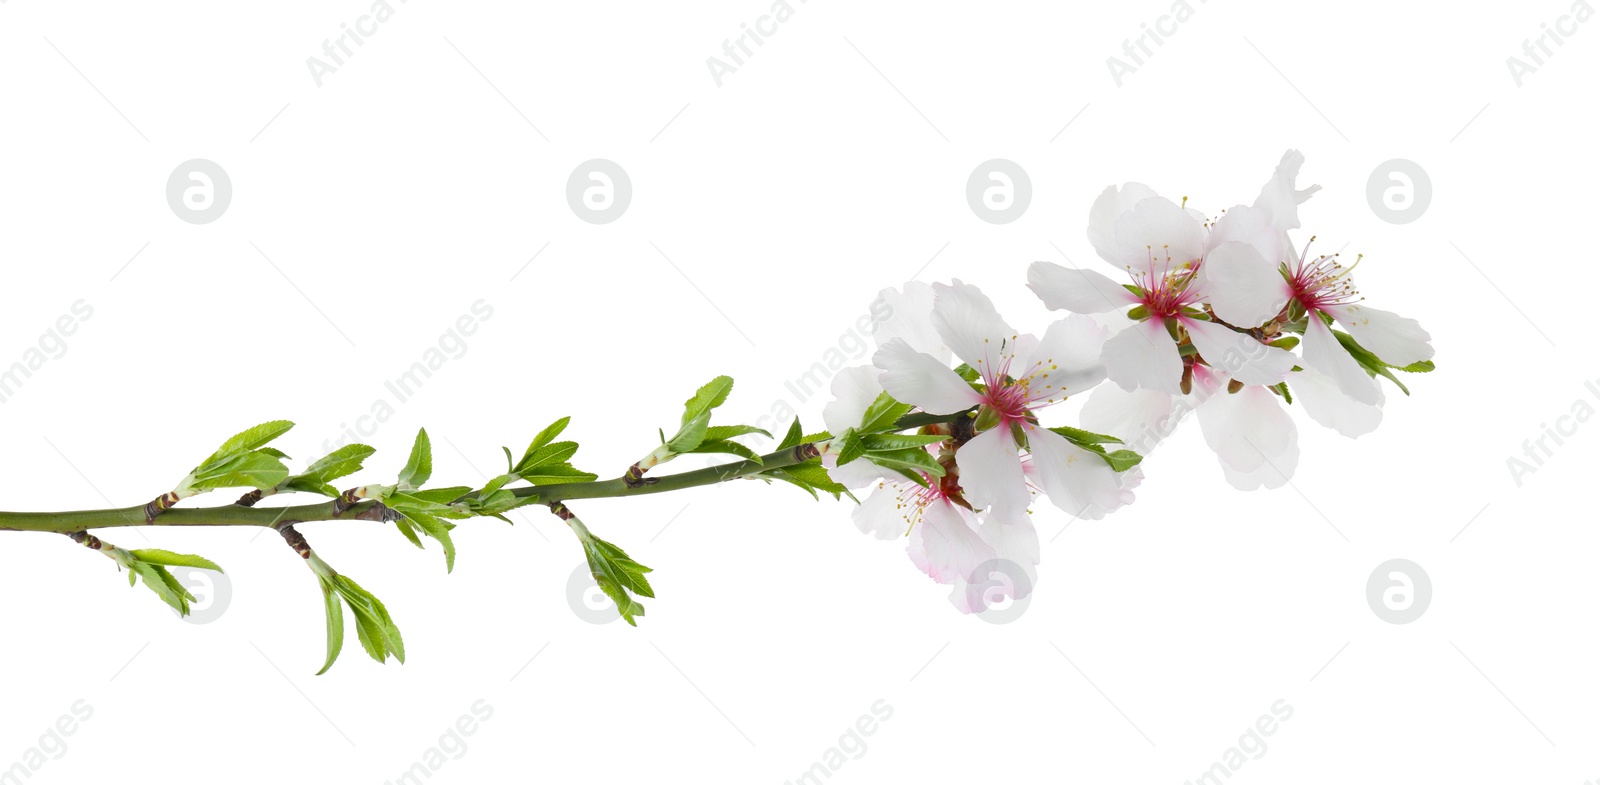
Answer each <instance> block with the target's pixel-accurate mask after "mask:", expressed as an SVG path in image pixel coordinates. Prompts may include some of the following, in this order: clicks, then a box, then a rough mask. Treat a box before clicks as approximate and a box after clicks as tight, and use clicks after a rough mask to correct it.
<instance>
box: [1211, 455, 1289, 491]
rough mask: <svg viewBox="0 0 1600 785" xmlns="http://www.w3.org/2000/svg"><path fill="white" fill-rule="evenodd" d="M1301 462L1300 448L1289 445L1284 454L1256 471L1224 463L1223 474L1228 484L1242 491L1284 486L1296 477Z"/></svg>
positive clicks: (1275, 457)
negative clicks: (1243, 470) (1296, 470)
mask: <svg viewBox="0 0 1600 785" xmlns="http://www.w3.org/2000/svg"><path fill="white" fill-rule="evenodd" d="M1299 464H1300V448H1299V447H1298V446H1296V445H1293V444H1291V445H1289V449H1288V450H1287V451H1286V452H1284V453H1283V454H1282V455H1277V456H1274V457H1273V458H1272V460H1271V461H1270V462H1267V463H1263V464H1261V465H1260V466H1258V467H1256V469H1255V470H1254V471H1248V472H1241V471H1239V470H1237V469H1234V468H1232V467H1230V466H1228V464H1226V463H1223V464H1222V476H1223V477H1224V478H1226V479H1227V480H1228V484H1229V485H1232V486H1233V487H1235V488H1238V489H1239V490H1241V491H1253V490H1256V489H1257V488H1266V489H1268V490H1271V489H1274V488H1282V487H1283V486H1284V485H1285V484H1286V483H1288V482H1289V480H1290V479H1291V478H1293V477H1294V470H1295V468H1296V467H1297V466H1298V465H1299Z"/></svg>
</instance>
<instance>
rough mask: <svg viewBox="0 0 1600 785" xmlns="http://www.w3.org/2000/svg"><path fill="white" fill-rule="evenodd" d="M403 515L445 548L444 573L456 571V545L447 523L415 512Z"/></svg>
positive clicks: (423, 513)
mask: <svg viewBox="0 0 1600 785" xmlns="http://www.w3.org/2000/svg"><path fill="white" fill-rule="evenodd" d="M403 515H404V516H405V517H407V518H410V519H411V520H412V521H414V522H415V523H416V524H417V525H418V526H420V527H422V530H423V531H424V532H427V534H428V536H429V537H432V538H433V539H435V540H438V541H439V545H440V546H441V547H443V548H444V571H445V572H452V571H454V570H455V568H456V544H455V543H454V542H453V541H451V539H450V529H449V528H447V526H446V524H445V522H444V521H441V520H439V519H438V518H435V517H433V516H432V515H429V514H427V513H425V512H417V511H415V510H411V511H407V512H405V513H403Z"/></svg>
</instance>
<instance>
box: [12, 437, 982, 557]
mask: <svg viewBox="0 0 1600 785" xmlns="http://www.w3.org/2000/svg"><path fill="white" fill-rule="evenodd" d="M966 414H967V413H966V412H961V413H958V414H954V415H949V414H946V415H930V414H924V413H916V414H908V415H906V416H905V417H902V418H900V419H899V420H898V421H897V422H895V424H894V426H893V427H892V428H890V429H889V430H888V431H886V432H895V431H903V430H906V429H909V428H917V427H921V426H923V425H933V424H937V423H949V422H951V421H952V420H954V419H957V418H960V417H963V416H966ZM828 444H829V442H828V440H822V441H819V442H814V443H813V442H806V443H803V444H800V445H797V446H795V447H791V448H789V449H785V450H778V451H777V452H772V453H768V454H766V455H763V456H761V460H760V461H759V462H757V461H735V462H733V463H727V464H723V465H721V466H711V467H708V468H705V469H696V470H694V471H688V472H683V473H681V474H668V475H663V476H660V477H652V478H650V482H649V483H648V484H646V485H640V486H638V487H629V486H628V484H627V482H625V481H624V479H623V478H621V477H618V478H616V479H614V480H598V481H595V482H574V483H566V484H562V485H540V486H532V487H523V488H512V489H509V490H511V491H512V492H513V493H515V494H516V495H517V496H520V497H523V498H528V497H537V498H538V500H539V503H540V504H549V503H551V502H563V501H572V500H574V499H607V498H617V497H623V496H646V495H649V494H653V493H667V492H669V491H678V490H683V489H685V488H697V487H700V486H704V485H717V484H719V483H724V482H728V481H729V480H737V479H739V478H741V477H749V476H751V475H753V474H758V473H760V472H763V471H767V470H769V469H778V468H782V467H785V466H793V465H795V464H798V463H803V462H805V461H807V460H809V459H810V458H813V457H816V456H817V455H818V454H819V453H823V452H827V449H828ZM336 504H337V500H331V501H326V502H322V503H320V504H300V505H294V506H290V507H246V506H243V505H238V504H232V505H228V506H224V507H192V508H185V507H176V508H172V509H168V510H166V511H165V512H164V513H162V514H161V515H160V516H158V517H157V518H155V519H154V520H153V521H149V520H147V519H146V517H145V506H144V505H142V504H141V505H138V506H135V507H122V508H119V509H112V510H79V511H75V512H0V531H34V532H54V533H58V534H70V533H72V532H81V531H86V530H88V529H109V528H114V527H118V526H274V525H277V524H280V523H304V522H310V521H331V520H351V519H357V520H381V515H380V513H381V512H382V510H380V509H376V508H377V504H376V503H375V502H371V501H366V502H361V503H360V504H357V505H354V506H352V507H350V508H349V509H346V510H345V511H344V513H343V514H336V511H335V505H336Z"/></svg>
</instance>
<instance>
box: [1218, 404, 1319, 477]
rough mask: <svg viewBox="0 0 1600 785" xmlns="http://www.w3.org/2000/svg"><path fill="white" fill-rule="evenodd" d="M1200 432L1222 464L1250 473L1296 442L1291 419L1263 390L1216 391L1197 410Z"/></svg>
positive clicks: (1271, 460)
mask: <svg viewBox="0 0 1600 785" xmlns="http://www.w3.org/2000/svg"><path fill="white" fill-rule="evenodd" d="M1198 415H1199V420H1200V433H1201V434H1202V435H1203V436H1205V440H1206V444H1207V445H1208V446H1209V447H1211V451H1212V452H1215V453H1216V454H1217V457H1218V458H1221V459H1222V462H1223V464H1225V465H1227V466H1228V467H1229V468H1232V469H1234V470H1236V471H1240V472H1253V471H1255V470H1256V469H1259V468H1261V466H1262V465H1263V464H1270V463H1274V462H1275V461H1276V459H1277V458H1278V457H1280V456H1282V455H1284V454H1285V453H1286V452H1287V451H1288V449H1289V447H1290V446H1291V445H1293V444H1294V443H1295V439H1296V434H1297V430H1296V429H1295V426H1294V419H1293V418H1292V417H1290V416H1289V413H1288V412H1286V411H1284V410H1283V407H1282V406H1279V405H1278V396H1276V395H1273V394H1272V392H1271V391H1269V390H1267V388H1265V387H1246V388H1244V389H1242V390H1240V391H1239V392H1236V393H1232V394H1230V393H1227V392H1218V393H1216V394H1214V395H1212V396H1211V398H1210V399H1208V400H1207V401H1206V402H1205V405H1203V406H1201V407H1200V408H1199V411H1198Z"/></svg>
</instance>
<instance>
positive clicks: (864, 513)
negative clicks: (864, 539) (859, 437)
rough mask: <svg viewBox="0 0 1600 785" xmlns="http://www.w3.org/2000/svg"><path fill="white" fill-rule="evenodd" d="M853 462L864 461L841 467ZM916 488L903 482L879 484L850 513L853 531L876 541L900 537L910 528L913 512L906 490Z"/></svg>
mask: <svg viewBox="0 0 1600 785" xmlns="http://www.w3.org/2000/svg"><path fill="white" fill-rule="evenodd" d="M856 463H867V461H856V462H854V463H851V464H849V465H848V466H846V467H845V468H849V467H850V466H854V465H856ZM916 487H917V486H914V485H912V484H911V483H909V482H904V481H901V482H894V483H892V482H885V483H882V484H880V485H879V486H878V487H877V488H874V489H873V490H872V494H871V495H869V496H868V497H867V498H866V500H865V501H863V502H861V504H859V505H857V506H856V508H855V510H853V511H851V513H850V520H852V521H855V524H856V528H857V529H860V530H861V533H862V534H871V535H872V536H874V537H877V538H878V539H880V540H895V539H899V538H901V537H904V536H905V534H906V530H907V529H909V528H911V521H912V516H911V513H912V510H913V508H912V507H911V506H910V505H909V504H908V500H907V497H908V495H909V494H908V489H911V490H915V489H916Z"/></svg>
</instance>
